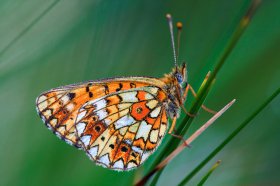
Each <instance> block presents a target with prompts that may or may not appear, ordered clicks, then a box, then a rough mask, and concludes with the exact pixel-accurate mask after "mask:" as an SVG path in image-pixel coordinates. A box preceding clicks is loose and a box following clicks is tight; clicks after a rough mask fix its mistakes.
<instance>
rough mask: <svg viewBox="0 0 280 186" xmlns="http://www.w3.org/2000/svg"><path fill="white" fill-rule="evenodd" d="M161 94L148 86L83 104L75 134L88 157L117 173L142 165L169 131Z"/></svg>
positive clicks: (156, 89) (157, 89) (155, 88)
mask: <svg viewBox="0 0 280 186" xmlns="http://www.w3.org/2000/svg"><path fill="white" fill-rule="evenodd" d="M159 92H161V90H160V89H159V88H157V87H152V86H146V87H141V88H134V89H129V90H126V91H121V92H115V93H112V94H109V95H107V96H104V97H102V98H100V99H96V100H92V101H89V102H87V103H86V104H84V105H83V106H82V107H81V108H80V110H79V112H78V117H77V120H76V133H77V135H78V138H79V139H80V141H81V144H82V147H83V149H84V150H85V151H86V153H87V154H88V156H89V157H90V158H91V159H92V160H94V161H96V163H97V164H100V165H102V166H105V167H107V168H110V169H115V170H129V169H133V168H136V167H137V166H139V165H140V164H142V163H143V162H144V161H145V159H146V158H147V157H148V155H150V154H151V153H152V152H153V151H154V150H155V149H156V147H157V146H158V145H159V143H160V141H161V138H162V136H163V135H164V133H165V131H166V128H167V127H166V126H167V116H166V112H165V110H164V108H163V107H162V102H160V100H159V99H158V96H159V95H161V94H159Z"/></svg>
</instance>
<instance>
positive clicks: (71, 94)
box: [67, 92, 76, 100]
mask: <svg viewBox="0 0 280 186" xmlns="http://www.w3.org/2000/svg"><path fill="white" fill-rule="evenodd" d="M67 96H68V98H69V100H72V99H73V98H74V97H75V96H76V94H75V93H73V92H70V93H68V94H67Z"/></svg>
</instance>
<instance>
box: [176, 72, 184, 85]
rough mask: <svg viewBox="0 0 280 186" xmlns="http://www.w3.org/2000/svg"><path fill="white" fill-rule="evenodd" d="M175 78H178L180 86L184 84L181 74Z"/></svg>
mask: <svg viewBox="0 0 280 186" xmlns="http://www.w3.org/2000/svg"><path fill="white" fill-rule="evenodd" d="M175 77H176V79H177V81H178V83H180V84H181V83H183V81H184V79H183V76H182V75H181V74H179V73H176V74H175Z"/></svg>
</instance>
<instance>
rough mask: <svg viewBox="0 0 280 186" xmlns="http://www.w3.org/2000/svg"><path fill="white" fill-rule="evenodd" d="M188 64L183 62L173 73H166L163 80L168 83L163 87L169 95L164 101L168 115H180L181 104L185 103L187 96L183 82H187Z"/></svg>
mask: <svg viewBox="0 0 280 186" xmlns="http://www.w3.org/2000/svg"><path fill="white" fill-rule="evenodd" d="M185 70H186V66H185V64H183V65H182V66H181V67H175V68H174V69H173V70H172V72H171V73H169V74H165V76H164V77H163V78H161V81H163V82H164V83H165V84H166V85H165V87H163V89H164V90H165V91H166V93H167V95H168V99H166V101H165V102H164V106H165V108H166V110H167V113H168V115H169V116H170V117H171V118H173V117H179V114H180V106H181V105H182V104H183V103H184V101H185V98H184V96H183V94H184V91H183V84H184V83H186V78H185V77H186V76H185V75H186V73H185Z"/></svg>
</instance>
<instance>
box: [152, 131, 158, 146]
mask: <svg viewBox="0 0 280 186" xmlns="http://www.w3.org/2000/svg"><path fill="white" fill-rule="evenodd" d="M158 133H159V131H158V130H152V131H151V135H150V141H151V142H153V143H156V142H157V139H158Z"/></svg>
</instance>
